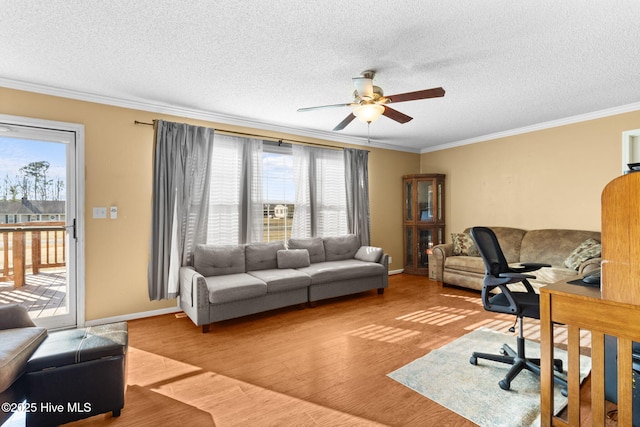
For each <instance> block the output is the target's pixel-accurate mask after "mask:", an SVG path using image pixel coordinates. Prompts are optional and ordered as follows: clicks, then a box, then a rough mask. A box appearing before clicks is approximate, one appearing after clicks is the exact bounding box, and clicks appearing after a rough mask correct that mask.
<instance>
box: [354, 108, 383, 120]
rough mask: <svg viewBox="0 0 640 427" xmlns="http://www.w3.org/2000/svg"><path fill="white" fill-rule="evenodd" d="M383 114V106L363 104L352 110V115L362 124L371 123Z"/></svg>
mask: <svg viewBox="0 0 640 427" xmlns="http://www.w3.org/2000/svg"><path fill="white" fill-rule="evenodd" d="M382 113H384V106H382V105H380V104H364V105H360V106H359V107H356V108H354V110H353V115H354V116H356V117H357V118H358V120H360V121H361V122H364V123H373V122H375V121H376V120H378V119H379V118H380V116H381V115H382Z"/></svg>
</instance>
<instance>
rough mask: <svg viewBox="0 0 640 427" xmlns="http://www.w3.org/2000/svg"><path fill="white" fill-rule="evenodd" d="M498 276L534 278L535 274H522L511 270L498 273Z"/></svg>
mask: <svg viewBox="0 0 640 427" xmlns="http://www.w3.org/2000/svg"><path fill="white" fill-rule="evenodd" d="M498 277H504V278H509V279H522V280H524V279H535V278H536V276H533V275H531V274H522V273H517V272H515V271H514V272H512V273H500V275H499V276H498Z"/></svg>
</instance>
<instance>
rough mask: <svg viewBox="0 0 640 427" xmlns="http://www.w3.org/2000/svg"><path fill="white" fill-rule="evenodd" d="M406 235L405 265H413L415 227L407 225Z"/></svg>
mask: <svg viewBox="0 0 640 427" xmlns="http://www.w3.org/2000/svg"><path fill="white" fill-rule="evenodd" d="M405 233H406V234H405V236H404V244H405V248H404V253H405V260H404V265H410V266H412V265H413V248H414V243H413V228H412V227H407V228H405Z"/></svg>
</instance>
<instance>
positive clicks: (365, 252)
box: [353, 246, 384, 262]
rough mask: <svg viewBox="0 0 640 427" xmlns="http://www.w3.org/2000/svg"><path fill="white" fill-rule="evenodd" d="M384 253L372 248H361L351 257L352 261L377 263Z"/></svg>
mask: <svg viewBox="0 0 640 427" xmlns="http://www.w3.org/2000/svg"><path fill="white" fill-rule="evenodd" d="M383 253H384V251H383V250H382V248H376V247H374V246H361V247H360V249H358V251H357V252H356V254H355V255H354V256H353V258H354V259H357V260H360V261H366V262H379V261H380V258H382V255H383Z"/></svg>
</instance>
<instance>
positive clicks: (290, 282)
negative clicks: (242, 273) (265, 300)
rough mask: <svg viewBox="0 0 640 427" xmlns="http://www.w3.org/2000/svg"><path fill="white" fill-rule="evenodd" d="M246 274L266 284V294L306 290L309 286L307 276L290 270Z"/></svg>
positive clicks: (309, 281) (309, 279) (279, 269)
mask: <svg viewBox="0 0 640 427" xmlns="http://www.w3.org/2000/svg"><path fill="white" fill-rule="evenodd" d="M248 274H250V275H252V276H254V277H257V278H258V279H260V280H262V281H263V282H265V283H266V284H267V292H268V293H274V292H282V291H288V290H291V289H300V288H306V287H307V286H309V285H310V284H311V278H310V277H309V276H308V275H307V274H304V273H303V272H301V271H297V270H293V269H290V268H288V269H283V268H276V269H272V270H258V271H251V272H249V273H248Z"/></svg>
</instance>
